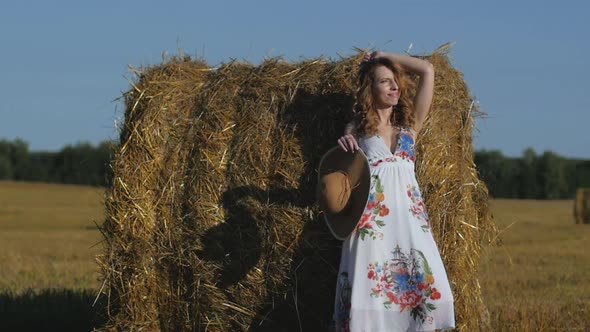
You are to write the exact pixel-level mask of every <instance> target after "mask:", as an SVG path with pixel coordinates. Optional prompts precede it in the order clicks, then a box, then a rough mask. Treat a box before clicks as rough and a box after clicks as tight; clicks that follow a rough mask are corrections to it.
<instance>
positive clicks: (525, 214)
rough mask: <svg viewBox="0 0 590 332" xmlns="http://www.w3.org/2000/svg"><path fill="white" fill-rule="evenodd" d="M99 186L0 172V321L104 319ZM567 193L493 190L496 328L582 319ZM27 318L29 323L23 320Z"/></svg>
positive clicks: (585, 263) (580, 258) (40, 323)
mask: <svg viewBox="0 0 590 332" xmlns="http://www.w3.org/2000/svg"><path fill="white" fill-rule="evenodd" d="M102 195H103V190H102V189H100V188H92V187H82V186H67V185H50V184H29V183H14V182H0V330H2V331H4V330H7V331H11V330H18V331H23V330H31V331H37V330H43V331H47V330H56V331H67V330H76V331H78V330H79V331H87V330H90V329H91V328H92V327H97V326H100V325H101V324H104V320H105V318H104V313H103V310H104V309H103V308H104V300H103V299H102V298H101V299H99V301H98V304H97V306H95V307H92V306H91V305H92V302H93V301H94V298H95V296H96V293H97V292H98V288H99V287H100V281H99V280H98V279H99V274H98V271H97V265H96V263H95V261H94V257H95V255H97V254H99V253H100V250H101V245H100V244H98V243H99V241H101V234H100V232H99V231H98V230H97V229H96V226H95V224H94V221H96V222H97V223H100V222H102V219H103V214H104V211H103V207H102ZM572 209H573V201H571V200H563V201H533V200H493V201H492V211H493V214H494V216H495V221H496V223H497V224H498V227H499V228H500V229H503V231H502V233H501V235H500V239H501V241H502V245H501V246H499V247H495V248H492V249H491V250H490V252H489V255H488V257H487V258H486V259H485V260H484V263H483V265H482V268H481V273H480V283H481V286H482V292H483V295H484V298H485V300H486V303H487V306H488V309H489V310H490V314H491V318H492V326H493V328H494V330H495V331H556V330H559V331H561V330H564V331H586V330H589V329H590V282H589V280H590V250H588V247H589V246H590V225H580V224H575V223H574V221H573V217H572ZM26 322H28V323H26Z"/></svg>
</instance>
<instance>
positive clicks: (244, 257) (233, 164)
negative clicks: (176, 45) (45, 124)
mask: <svg viewBox="0 0 590 332" xmlns="http://www.w3.org/2000/svg"><path fill="white" fill-rule="evenodd" d="M361 57H362V54H360V53H359V54H358V55H357V56H354V57H350V58H346V59H341V60H340V61H335V62H333V61H327V60H324V59H315V60H308V61H302V62H300V63H296V64H291V63H286V62H284V61H281V60H280V59H270V60H267V61H265V62H264V63H262V64H261V65H259V66H253V65H250V64H244V63H236V62H230V63H228V64H225V65H223V66H221V67H220V68H218V69H216V70H210V69H209V68H208V67H207V66H206V64H204V63H202V62H193V61H183V60H172V61H170V62H169V63H166V64H163V65H161V66H159V67H153V68H150V69H148V70H146V71H144V72H142V73H140V75H139V77H138V81H137V84H135V85H134V86H133V89H132V90H131V91H129V92H128V93H127V94H126V100H127V112H126V116H125V123H124V127H123V130H122V134H121V142H120V143H121V144H120V146H121V148H120V150H119V151H118V152H117V155H116V160H115V161H114V163H113V170H114V181H113V186H112V187H111V188H109V189H108V192H107V196H106V207H107V218H106V220H105V222H104V224H103V225H102V226H101V230H102V232H103V235H104V237H105V241H104V243H105V246H104V254H103V255H101V256H99V257H98V262H99V264H100V266H101V270H102V275H103V278H104V283H103V287H102V288H101V293H102V294H106V296H108V298H109V303H110V305H109V315H110V319H109V323H108V324H107V326H106V327H105V328H104V329H105V330H135V329H147V330H162V331H188V330H190V331H205V330H206V331H246V330H273V331H291V330H303V331H310V330H325V329H326V327H327V323H328V321H329V319H330V318H331V315H332V308H333V301H334V290H335V281H336V273H337V270H338V263H339V255H340V248H341V242H340V241H338V240H335V239H334V238H333V237H332V236H331V234H330V233H329V231H328V230H327V228H326V226H325V223H324V222H323V219H322V216H321V215H319V210H318V207H317V205H316V204H315V195H314V192H315V191H314V189H315V186H316V176H317V173H316V170H315V167H317V164H318V162H319V158H320V157H321V155H322V154H323V153H324V152H325V151H326V150H328V149H329V148H330V147H332V146H334V145H335V142H336V138H337V137H338V136H339V135H341V133H342V129H343V127H344V124H345V123H346V120H347V118H348V113H349V111H350V109H351V107H352V103H353V94H354V83H353V82H354V77H353V75H354V73H356V71H357V68H358V64H359V62H360V59H361ZM427 58H428V59H429V60H430V61H431V62H433V63H434V65H435V68H436V73H437V77H436V82H435V83H436V88H435V89H436V90H435V96H436V97H435V99H434V104H433V109H432V111H431V115H430V116H429V119H428V120H427V122H426V124H425V127H424V132H423V134H422V135H421V139H420V140H419V142H418V152H419V154H418V161H417V168H418V176H419V178H418V180H419V181H420V183H421V184H422V186H423V187H424V189H423V190H424V195H425V197H426V200H427V204H428V206H429V212H430V214H431V219H432V223H433V228H434V232H435V234H436V237H437V239H438V244H439V248H440V249H441V253H442V254H443V258H444V260H445V264H446V267H447V271H448V274H449V278H450V280H451V282H452V287H453V291H454V293H455V297H456V299H457V304H456V305H457V309H456V311H457V318H458V319H457V321H458V324H459V327H460V328H462V329H463V328H464V329H467V330H475V329H477V330H479V329H481V326H489V324H488V318H487V311H486V309H485V305H484V304H483V301H482V298H481V292H480V289H479V285H478V283H477V278H476V276H477V267H478V262H479V255H480V252H481V250H482V247H483V245H484V244H485V243H486V242H487V241H489V239H490V238H491V237H492V236H493V235H495V233H494V232H495V228H494V227H493V223H492V222H491V217H490V213H489V209H488V203H487V198H488V195H487V190H486V188H485V185H484V184H483V182H481V181H479V179H478V178H477V173H476V171H475V165H474V164H473V151H472V146H471V134H472V130H473V115H474V114H475V112H476V111H477V110H476V109H474V108H473V107H470V105H471V102H472V99H471V98H470V96H469V94H468V90H467V86H466V85H465V83H464V82H463V80H462V77H461V74H460V73H459V72H457V71H456V70H454V69H453V68H452V66H451V65H450V64H449V62H448V58H447V56H446V54H444V53H435V54H433V55H432V56H428V57H427Z"/></svg>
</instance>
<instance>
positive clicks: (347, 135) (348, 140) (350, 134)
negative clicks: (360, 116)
mask: <svg viewBox="0 0 590 332" xmlns="http://www.w3.org/2000/svg"><path fill="white" fill-rule="evenodd" d="M356 129H357V128H356V124H355V121H354V120H352V121H350V122H349V123H347V124H346V126H345V127H344V135H343V136H342V137H340V138H339V139H338V145H340V147H341V148H342V150H344V151H348V150H350V152H354V151H356V150H359V149H360V147H359V145H358V142H357V140H356V136H357V130H356Z"/></svg>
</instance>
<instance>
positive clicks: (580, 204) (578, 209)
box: [574, 188, 590, 224]
mask: <svg viewBox="0 0 590 332" xmlns="http://www.w3.org/2000/svg"><path fill="white" fill-rule="evenodd" d="M574 220H575V221H576V224H590V188H578V190H576V199H575V201H574Z"/></svg>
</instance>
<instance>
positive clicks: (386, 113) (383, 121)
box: [377, 107, 393, 126]
mask: <svg viewBox="0 0 590 332" xmlns="http://www.w3.org/2000/svg"><path fill="white" fill-rule="evenodd" d="M391 112H393V107H388V108H382V109H377V115H378V116H379V125H380V126H393V123H391Z"/></svg>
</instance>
